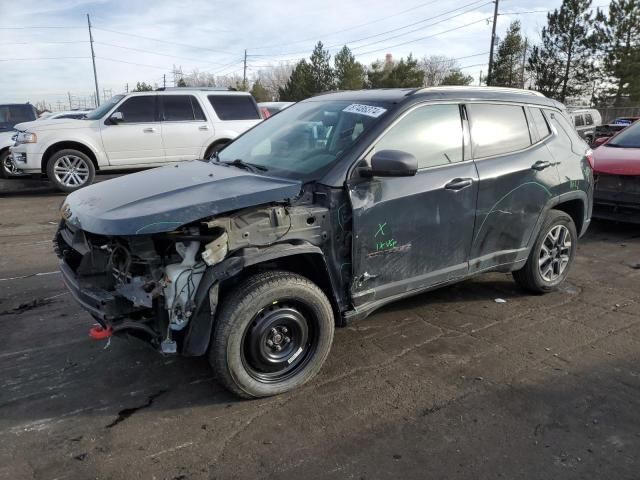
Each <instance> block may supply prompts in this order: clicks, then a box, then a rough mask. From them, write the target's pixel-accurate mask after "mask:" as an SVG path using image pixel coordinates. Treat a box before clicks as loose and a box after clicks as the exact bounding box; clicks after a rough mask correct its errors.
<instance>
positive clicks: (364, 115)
mask: <svg viewBox="0 0 640 480" xmlns="http://www.w3.org/2000/svg"><path fill="white" fill-rule="evenodd" d="M318 132H321V133H318ZM588 153H589V151H588V147H587V145H586V144H585V143H584V142H583V141H582V140H581V139H580V138H579V137H578V134H577V133H576V131H575V130H574V128H573V126H572V125H571V124H570V122H569V119H568V116H567V114H566V112H565V110H564V108H563V107H562V105H560V104H559V103H557V102H555V101H553V100H550V99H547V98H545V97H543V96H541V95H539V94H535V93H532V92H526V91H514V90H510V89H496V88H468V87H465V88H435V89H432V88H429V89H418V90H414V89H392V90H369V91H350V92H341V93H333V94H327V95H321V96H317V97H313V98H310V99H308V100H305V101H303V102H299V103H297V104H295V105H293V106H291V107H289V108H287V109H286V110H283V111H282V112H280V113H278V114H277V115H275V116H274V117H273V118H271V119H269V121H267V122H264V123H261V124H259V125H257V126H256V127H254V128H252V129H251V130H249V131H248V132H246V133H245V134H243V135H242V136H240V137H238V138H237V139H236V140H235V141H234V142H232V143H231V144H229V145H228V146H227V147H225V148H224V149H223V150H221V151H220V152H219V154H218V155H217V157H216V160H214V161H212V162H211V163H204V162H198V161H193V162H187V163H182V164H178V165H175V166H170V167H165V168H159V169H155V170H151V171H147V172H142V173H136V174H132V175H128V176H126V177H121V178H117V179H114V180H111V181H107V182H103V183H100V184H97V185H92V186H91V187H88V188H85V189H82V190H79V191H77V192H74V193H72V194H71V195H69V196H68V197H67V199H66V201H65V203H64V204H63V206H62V212H61V213H62V216H63V220H62V221H61V223H60V227H59V230H58V232H57V234H56V239H55V243H56V250H57V254H58V256H59V257H60V268H61V270H62V273H63V277H64V279H65V282H66V284H67V286H68V287H69V289H70V291H71V293H72V294H73V296H74V297H75V299H76V300H77V301H78V302H79V303H80V304H81V305H82V306H83V307H84V308H85V309H86V310H88V311H89V312H90V313H91V315H92V316H93V317H94V318H95V319H96V320H97V321H98V322H100V324H101V325H102V326H101V327H96V328H94V329H93V330H92V331H91V334H92V335H93V336H94V337H96V338H103V337H106V336H109V335H112V334H115V333H130V334H132V335H136V336H139V337H142V338H145V339H146V340H147V341H149V342H150V343H151V344H152V345H154V346H155V347H156V348H158V349H159V350H160V351H162V352H165V353H174V352H179V353H182V354H183V355H204V354H207V355H208V357H209V361H210V362H211V364H212V366H213V368H214V370H215V371H216V373H217V378H218V379H219V380H220V381H221V382H222V383H223V384H224V385H225V386H226V387H227V388H228V389H230V390H231V391H233V392H235V393H236V394H238V395H240V396H244V397H261V396H267V395H274V394H278V393H282V392H285V391H288V390H291V389H292V388H295V387H297V386H300V385H301V384H303V383H304V382H306V381H307V380H309V379H310V378H312V377H313V376H314V375H315V374H316V373H317V372H318V371H319V370H320V368H321V366H322V364H323V362H324V360H325V358H326V357H327V355H328V353H329V349H330V347H331V343H332V341H333V333H334V326H335V325H338V326H342V325H345V324H347V323H348V322H349V321H351V320H354V319H356V318H361V317H365V316H367V315H368V314H370V313H371V312H373V311H374V310H376V309H377V308H379V307H381V306H383V305H385V304H387V303H389V302H392V301H395V300H399V299H402V298H405V297H407V296H409V295H415V294H417V293H420V292H424V291H427V290H430V289H433V288H437V287H440V286H443V285H447V284H450V283H454V282H459V281H461V280H463V279H466V278H469V277H471V276H474V275H477V274H479V273H482V272H488V271H500V272H513V275H514V277H515V280H516V281H517V282H518V283H519V284H520V285H521V286H522V287H524V288H525V289H526V290H528V291H530V292H534V293H543V292H547V291H550V290H552V289H553V288H555V287H556V286H557V285H559V284H560V283H562V282H563V281H564V279H565V278H566V276H567V273H568V271H569V267H570V265H571V263H572V261H573V258H574V255H575V252H576V246H577V242H578V238H579V236H580V235H582V234H583V233H584V232H585V230H586V229H587V226H588V225H589V222H590V217H591V209H592V194H593V176H592V171H591V167H590V163H589V158H588Z"/></svg>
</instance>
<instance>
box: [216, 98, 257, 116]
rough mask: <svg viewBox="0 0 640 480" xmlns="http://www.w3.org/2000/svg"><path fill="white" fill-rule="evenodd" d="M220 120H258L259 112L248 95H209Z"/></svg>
mask: <svg viewBox="0 0 640 480" xmlns="http://www.w3.org/2000/svg"><path fill="white" fill-rule="evenodd" d="M208 98H209V102H210V103H211V106H212V107H213V109H214V110H215V112H216V115H218V118H219V119H220V120H259V119H260V112H259V111H258V108H257V107H256V104H255V102H254V101H253V98H252V97H250V96H249V95H209V96H208Z"/></svg>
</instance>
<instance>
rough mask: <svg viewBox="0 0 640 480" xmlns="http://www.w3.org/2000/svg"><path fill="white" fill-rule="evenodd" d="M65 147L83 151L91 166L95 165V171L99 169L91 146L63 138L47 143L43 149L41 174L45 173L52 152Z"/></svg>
mask: <svg viewBox="0 0 640 480" xmlns="http://www.w3.org/2000/svg"><path fill="white" fill-rule="evenodd" d="M65 149H73V150H78V151H80V152H82V153H84V154H85V155H87V156H88V157H89V158H90V159H91V161H92V162H93V166H94V167H95V169H96V172H97V171H98V170H99V169H100V167H99V166H98V158H97V156H96V153H95V152H94V151H93V150H92V149H91V147H89V146H87V145H86V144H84V143H82V142H78V141H74V140H64V141H61V142H56V143H53V144H51V145H49V146H48V147H47V149H46V150H45V151H44V153H43V154H42V162H41V164H40V169H41V171H42V173H43V174H45V175H46V174H47V163H48V162H49V159H50V158H51V157H52V156H53V154H55V153H56V152H58V151H60V150H65Z"/></svg>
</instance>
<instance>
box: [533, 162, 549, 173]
mask: <svg viewBox="0 0 640 480" xmlns="http://www.w3.org/2000/svg"><path fill="white" fill-rule="evenodd" d="M550 166H551V162H547V161H546V160H538V161H537V162H536V163H534V164H533V165H531V168H532V169H533V170H537V171H540V170H544V169H545V168H549V167H550Z"/></svg>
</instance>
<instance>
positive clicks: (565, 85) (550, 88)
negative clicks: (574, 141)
mask: <svg viewBox="0 0 640 480" xmlns="http://www.w3.org/2000/svg"><path fill="white" fill-rule="evenodd" d="M590 7H591V0H563V2H562V5H561V6H560V9H559V10H558V9H555V10H554V11H553V12H552V13H549V14H547V26H546V27H544V28H543V29H542V44H541V45H540V46H536V47H534V48H533V50H532V52H531V56H530V57H529V62H528V63H529V64H528V68H527V70H528V71H529V72H531V74H532V76H533V81H534V84H535V88H536V89H537V90H539V91H540V92H542V93H544V94H545V95H547V96H550V97H552V98H555V99H556V100H559V101H561V102H564V101H566V99H567V98H568V97H573V96H577V95H581V94H583V93H585V92H586V91H587V89H589V87H590V86H591V81H592V79H593V71H594V53H595V36H594V33H593V18H592V14H591V12H590V11H589V8H590Z"/></svg>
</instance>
